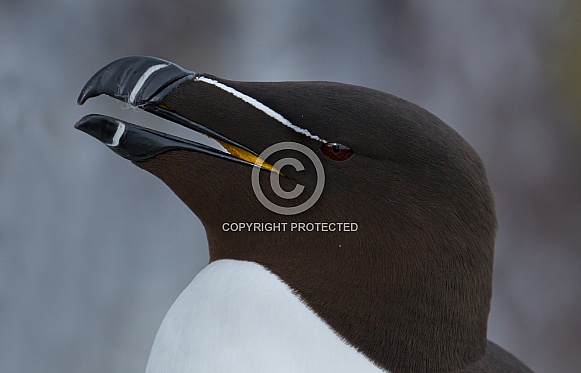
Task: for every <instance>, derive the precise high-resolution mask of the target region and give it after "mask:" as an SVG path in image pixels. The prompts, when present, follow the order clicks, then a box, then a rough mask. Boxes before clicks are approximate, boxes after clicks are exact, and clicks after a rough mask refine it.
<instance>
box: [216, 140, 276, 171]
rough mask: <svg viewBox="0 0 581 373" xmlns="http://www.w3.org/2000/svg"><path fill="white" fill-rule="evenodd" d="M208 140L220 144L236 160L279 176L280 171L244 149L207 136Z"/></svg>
mask: <svg viewBox="0 0 581 373" xmlns="http://www.w3.org/2000/svg"><path fill="white" fill-rule="evenodd" d="M208 137H209V138H211V139H212V140H216V141H218V142H219V143H220V145H222V146H223V147H224V148H225V149H226V150H228V152H229V153H230V154H231V155H232V156H234V157H236V158H238V159H242V160H244V161H246V162H250V163H254V164H255V165H257V166H258V167H262V168H264V169H267V170H269V171H274V172H276V173H278V174H280V171H279V170H277V169H276V168H274V166H273V165H271V164H270V163H267V162H266V161H265V160H264V159H261V158H260V157H257V156H255V155H254V154H252V153H250V152H248V151H246V150H244V149H240V148H239V147H237V146H234V145H232V144H228V143H226V142H224V141H221V140H217V139H214V138H212V137H210V136H208Z"/></svg>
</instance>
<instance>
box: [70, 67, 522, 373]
mask: <svg viewBox="0 0 581 373" xmlns="http://www.w3.org/2000/svg"><path fill="white" fill-rule="evenodd" d="M152 60H153V59H152ZM159 61H160V60H157V59H155V60H153V61H149V62H148V63H146V64H145V65H146V66H150V65H152V64H154V63H159ZM126 62H127V61H126ZM143 62H144V61H141V63H143ZM116 63H118V62H116ZM127 63H128V62H127ZM119 66H124V67H123V68H125V69H127V66H125V65H123V64H121V65H119ZM119 66H117V67H116V69H119V68H120V67H119ZM174 66H175V65H174ZM172 74H173V75H172V76H173V78H172V79H173V80H172V81H169V82H168V83H169V84H168V83H165V84H163V85H162V86H160V87H153V88H152V87H149V86H148V89H149V92H157V93H152V94H149V96H150V97H146V98H144V99H143V102H139V104H140V105H144V107H145V109H146V110H150V111H153V112H156V113H157V114H159V115H162V116H164V117H166V118H170V119H173V120H176V118H178V121H179V122H180V123H182V124H183V123H184V122H192V123H197V124H200V125H202V126H203V127H204V128H206V129H208V130H210V131H212V133H218V134H220V135H221V136H223V137H224V138H226V139H229V140H232V141H235V142H236V143H237V144H240V145H242V146H244V147H246V148H248V149H249V150H250V151H253V152H255V153H256V154H258V153H260V152H262V151H263V150H264V149H266V148H267V147H268V146H270V145H272V144H275V143H278V142H282V141H293V142H297V143H301V144H303V145H306V146H308V147H309V148H311V150H313V151H314V152H315V153H316V154H317V155H318V156H319V158H320V160H321V162H322V163H323V166H324V169H325V175H326V183H325V190H324V193H323V194H322V196H321V198H320V200H319V201H318V202H317V203H316V204H315V205H314V206H313V207H312V208H311V209H309V210H307V211H306V212H304V213H301V214H299V215H293V216H284V215H278V214H276V213H273V212H271V211H269V210H267V209H266V208H264V207H263V206H262V205H261V204H260V202H259V201H258V200H257V199H256V198H255V196H254V194H253V190H252V186H251V172H252V167H250V166H249V165H247V164H243V163H237V162H230V161H228V160H225V159H224V158H221V157H219V156H211V155H208V154H204V153H203V152H200V151H197V150H196V149H194V148H192V149H188V148H186V147H183V148H181V147H180V146H178V145H179V144H178V145H176V144H175V143H172V145H171V146H170V145H168V144H165V145H164V144H163V143H160V144H161V145H160V144H157V145H155V146H156V147H155V150H156V151H153V150H151V154H152V156H150V157H148V156H145V157H141V158H139V159H137V158H135V157H134V158H132V157H131V154H127V152H125V153H123V154H122V155H124V156H126V157H127V158H129V159H131V160H133V161H134V163H135V164H136V165H137V166H138V167H141V168H143V169H145V170H147V171H149V172H151V173H152V174H154V175H156V176H157V177H159V178H160V179H161V180H163V181H164V182H165V183H166V184H167V185H168V186H169V187H170V188H171V189H172V190H173V191H174V192H175V193H176V194H177V195H178V196H179V197H180V198H181V199H182V201H184V203H186V205H188V207H189V208H190V209H191V210H192V211H193V212H194V213H195V214H196V215H197V216H198V217H199V218H200V220H201V221H202V222H203V224H204V226H205V228H206V232H207V236H208V241H209V247H210V257H211V260H212V261H214V260H219V259H237V260H247V261H253V262H256V263H259V264H261V265H263V266H264V267H266V268H267V269H268V270H270V271H272V272H273V273H274V274H276V275H277V276H279V277H280V278H281V279H282V280H283V281H284V282H285V283H287V284H288V285H289V286H290V287H291V288H292V289H293V290H294V291H295V292H296V294H297V295H298V296H299V297H300V298H301V299H302V300H303V302H304V303H305V304H307V305H308V306H309V307H310V308H311V309H312V310H313V311H314V312H315V313H316V314H317V315H319V316H320V317H321V318H322V319H323V320H325V321H326V322H327V323H328V324H329V325H330V326H331V327H332V328H333V329H334V330H335V331H336V333H337V334H338V335H339V336H341V337H342V338H344V339H345V340H346V341H347V342H348V343H349V344H351V345H352V346H354V347H355V348H357V349H358V350H359V351H360V352H362V353H363V354H365V355H366V356H367V357H368V358H369V359H371V360H372V361H373V362H374V363H375V364H376V365H377V366H379V367H382V368H384V369H388V370H389V371H391V372H529V371H530V370H529V369H528V368H526V366H524V365H523V364H522V363H520V362H519V361H518V360H516V359H515V358H514V357H513V356H512V355H510V354H509V353H507V352H506V351H504V350H502V349H501V348H500V347H498V346H496V345H495V344H493V343H491V342H489V341H488V340H487V338H486V329H487V319H488V313H489V309H490V298H491V289H492V260H493V248H494V236H495V229H496V218H495V212H494V202H493V197H492V193H491V191H490V188H489V186H488V181H487V178H486V173H485V170H484V167H483V165H482V162H481V161H480V159H479V157H478V155H477V154H476V152H475V151H474V150H473V149H472V147H470V145H468V144H467V143H466V142H465V141H464V140H463V139H462V137H461V136H460V135H458V134H457V133H456V132H455V131H454V130H453V129H451V128H450V127H449V126H447V125H446V124H445V123H443V122H442V121H441V120H439V119H438V118H436V117H435V116H434V115H432V114H430V113H429V112H427V111H426V110H424V109H422V108H420V107H418V106H416V105H414V104H412V103H409V102H407V101H405V100H403V99H400V98H397V97H395V96H392V95H389V94H386V93H382V92H378V91H375V90H371V89H367V88H362V87H356V86H351V85H345V84H339V83H329V82H279V83H248V82H234V81H228V80H224V79H220V78H217V77H213V76H210V75H205V74H198V75H196V76H202V75H203V76H204V77H206V78H208V79H212V80H216V81H218V82H220V83H222V84H224V85H226V86H228V87H231V88H233V89H235V90H236V91H238V92H241V93H243V94H245V95H247V96H250V97H252V98H254V99H256V100H258V101H259V102H261V103H263V104H264V105H266V106H268V107H269V108H271V109H272V110H274V111H276V112H277V113H279V114H280V115H282V116H283V117H284V118H286V119H288V120H289V121H290V122H292V123H293V124H294V125H296V126H298V127H301V128H303V129H306V130H308V131H309V132H310V133H313V134H316V135H317V136H319V137H321V138H323V139H327V140H329V141H332V142H337V143H340V144H344V145H346V146H348V147H349V148H351V149H352V150H353V156H352V157H351V158H349V159H348V160H346V161H343V162H336V161H333V160H331V159H329V158H328V157H325V156H324V155H323V153H322V152H321V149H320V147H321V143H320V142H319V141H317V140H315V139H311V138H308V137H306V136H304V135H303V134H301V133H298V132H297V131H294V130H293V129H292V128H289V127H285V126H283V125H281V124H280V123H279V122H277V120H276V119H274V118H273V117H271V116H268V115H265V114H264V113H263V112H261V111H259V110H257V109H256V108H255V107H252V106H251V105H249V104H248V103H246V102H244V101H242V100H240V99H239V98H237V97H235V96H233V95H232V94H230V93H228V92H226V91H224V90H222V89H220V88H218V87H216V86H214V85H209V84H204V83H201V82H199V81H197V80H196V79H191V78H189V79H186V78H183V77H184V76H187V75H185V74H182V73H181V72H179V71H178V73H176V70H175V69H174V70H172ZM192 74H193V73H192ZM121 75H122V74H121ZM116 76H119V74H117V75H116ZM157 81H158V82H159V81H160V78H159V77H158V79H157ZM89 84H90V83H89ZM99 84H103V85H104V86H107V84H109V83H107V81H103V82H101V81H100V83H99ZM110 84H112V85H113V84H115V82H114V81H112V82H110ZM156 84H159V83H156ZM129 88H131V87H129ZM154 88H155V89H154ZM89 91H90V89H85V90H84V92H85V96H84V97H83V99H81V101H84V99H86V98H87V96H91V95H97V94H100V93H107V94H111V92H108V91H107V90H106V89H102V88H101V89H97V90H94V92H92V93H90V94H87V92H89ZM128 91H130V89H128ZM111 95H113V94H111ZM114 96H115V95H114ZM115 97H117V98H120V99H124V100H125V101H127V97H128V93H127V94H126V93H124V91H123V90H119V91H118V92H117V95H116V96H115ZM160 110H161V111H160ZM100 120H103V119H102V118H101V119H100ZM107 120H108V119H107ZM93 122H94V119H91V118H89V119H86V120H85V121H84V122H83V123H84V124H81V125H79V127H81V129H83V128H88V127H90V125H89V124H87V123H93ZM127 126H128V127H129V130H131V131H137V130H136V129H134V128H135V127H132V126H131V125H130V124H127ZM92 128H93V127H92ZM92 131H93V130H92ZM126 131H127V130H126ZM139 131H141V130H139ZM87 132H90V131H88V130H87ZM92 133H93V132H92ZM139 133H142V132H139ZM147 133H148V135H147V136H150V133H149V132H147ZM93 134H94V133H93ZM151 136H153V135H151ZM156 136H157V135H156ZM97 137H98V136H97ZM139 144H140V145H139V146H141V148H144V147H145V148H146V150H147V149H149V148H147V146H148V145H143V143H142V142H140V143H139ZM133 146H135V145H132V144H129V143H122V144H120V146H119V147H120V148H123V147H125V148H127V147H129V148H131V149H132V147H133ZM150 147H151V146H150ZM160 149H161V150H163V151H160ZM113 150H115V151H117V152H120V150H119V149H115V148H113ZM148 151H149V150H148ZM145 153H146V154H147V151H146V152H145ZM287 156H290V153H288V152H280V153H277V154H275V155H273V156H272V158H269V159H267V161H268V162H269V163H271V164H274V162H276V161H277V160H279V159H282V158H284V157H287ZM293 156H295V157H299V158H300V156H297V155H296V154H293ZM303 164H308V162H303ZM283 173H284V177H282V178H281V182H282V184H283V188H284V187H285V186H286V188H288V189H292V188H293V186H294V185H296V183H300V184H302V185H304V186H305V187H306V190H307V191H309V190H312V189H313V188H314V184H315V177H314V176H315V174H314V170H313V169H309V168H307V169H306V170H304V171H302V172H296V171H295V170H292V169H289V170H284V172H283ZM269 175H270V171H268V170H265V169H262V170H261V181H262V182H264V183H265V185H266V183H268V179H269ZM308 194H309V193H306V195H308ZM268 197H269V198H276V196H275V195H274V194H272V193H270V194H269V195H268ZM279 202H280V203H281V204H284V203H290V202H285V201H282V200H281V201H279ZM225 221H235V222H261V221H263V222H287V223H290V222H306V221H308V222H321V221H345V222H356V223H357V224H358V226H359V230H358V231H357V232H343V233H334V234H323V233H319V234H313V233H309V232H305V233H297V232H277V233H276V234H260V235H256V234H252V233H249V232H224V231H223V230H222V224H223V223H224V222H225Z"/></svg>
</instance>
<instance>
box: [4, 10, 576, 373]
mask: <svg viewBox="0 0 581 373" xmlns="http://www.w3.org/2000/svg"><path fill="white" fill-rule="evenodd" d="M580 20H581V5H580V4H579V2H577V1H566V0H558V1H541V0H520V1H500V0H492V1H476V2H459V1H452V0H440V1H432V2H427V1H413V0H400V1H379V0H377V1H362V0H360V1H334V2H331V1H318V2H315V1H308V0H294V1H265V0H264V1H261V0H253V1H234V0H214V1H185V0H168V1H165V2H157V3H153V2H149V3H145V2H140V1H125V2H115V1H111V0H108V1H73V0H60V1H41V0H2V1H1V2H0V372H6V373H11V372H49V373H50V372H59V373H60V372H142V371H143V370H144V368H145V364H146V362H147V356H148V353H149V348H150V346H151V344H152V341H153V338H154V336H155V332H156V330H157V328H158V326H159V324H160V322H161V320H162V318H163V317H164V315H165V312H166V311H167V309H168V308H169V306H170V305H171V303H172V302H173V300H174V299H175V298H176V297H177V295H178V294H179V293H180V291H181V290H182V289H183V288H184V287H185V286H186V285H187V284H188V283H189V282H190V281H191V279H192V278H193V277H194V275H195V274H196V273H197V272H198V271H199V270H200V269H201V268H203V266H204V265H205V264H206V263H207V261H208V254H207V244H206V238H205V234H204V231H203V229H202V226H201V223H200V222H199V221H198V220H197V219H196V217H195V216H194V215H193V214H192V213H191V212H190V211H189V210H188V209H187V208H186V207H185V206H184V205H183V204H182V203H181V202H180V201H179V200H178V199H177V197H175V196H174V195H173V194H172V193H171V191H170V190H169V189H168V188H166V187H165V186H164V185H163V184H162V183H161V182H160V181H159V180H157V179H156V178H154V177H153V176H151V175H149V174H146V173H145V172H144V171H141V170H139V169H138V168H136V167H134V166H133V165H131V164H130V163H129V162H127V161H126V160H124V159H122V158H120V157H118V156H116V155H115V154H114V153H113V152H111V151H109V150H107V149H106V147H104V146H102V145H101V144H100V143H98V142H97V141H95V140H94V139H92V138H91V137H89V136H87V135H85V134H83V133H81V132H78V131H75V130H74V129H73V124H74V123H75V122H76V121H77V120H78V119H79V118H80V117H81V116H83V115H84V114H88V113H91V112H97V113H105V114H109V115H113V116H117V117H120V118H123V119H127V120H129V121H133V122H137V123H140V124H145V125H150V126H153V127H156V128H162V129H165V130H171V131H172V132H173V133H177V134H183V133H182V132H180V130H181V129H180V128H175V127H177V126H172V125H168V124H167V123H163V122H162V121H161V120H159V119H157V118H155V117H153V116H152V115H148V114H146V113H143V112H135V111H133V110H128V109H127V108H124V107H123V106H122V105H121V104H120V103H119V102H117V101H114V100H113V99H107V98H104V97H100V98H97V99H94V100H91V101H89V102H88V104H86V105H85V106H84V107H78V106H77V105H76V104H75V100H76V96H77V94H78V93H79V91H80V89H81V87H82V86H83V85H84V83H85V82H86V81H87V80H88V78H89V77H90V76H91V75H92V74H93V73H94V72H96V71H97V70H98V69H99V68H101V67H102V66H104V65H105V64H107V63H109V62H110V61H112V60H114V59H116V58H119V57H123V56H127V55H134V54H141V55H153V56H159V57H162V58H165V59H168V60H171V61H174V62H176V63H178V64H180V65H182V66H184V67H186V68H189V69H192V70H195V71H199V72H208V73H212V74H216V75H218V76H221V77H224V78H229V79H236V80H333V81H340V82H346V83H352V84H358V85H364V86H368V87H372V88H376V89H380V90H383V91H387V92H390V93H393V94H395V95H398V96H401V97H403V98H406V99H408V100H410V101H412V102H415V103H417V104H419V105H421V106H423V107H425V108H427V109H428V110H430V111H431V112H433V113H434V114H436V115H438V116H439V117H441V118H442V119H443V120H444V121H446V122H447V123H449V124H450V125H451V126H452V127H454V128H455V129H456V130H457V131H459V132H460V134H462V135H463V136H464V137H465V138H466V139H467V140H468V141H469V142H470V143H471V144H472V145H473V146H474V147H475V148H476V149H477V151H478V152H479V153H480V155H481V157H482V158H483V160H484V163H485V164H486V166H487V169H488V173H489V179H490V182H491V184H492V188H493V190H494V192H495V195H496V200H497V207H498V215H499V220H500V229H499V231H498V239H497V246H496V256H495V277H494V298H493V307H492V313H491V316H490V325H489V338H490V339H492V340H494V341H496V342H497V343H499V344H500V345H502V346H504V347H505V348H507V349H508V350H510V351H512V352H513V353H514V354H516V355H517V356H518V357H519V358H521V359H522V360H523V361H525V362H526V363H527V364H528V365H530V367H531V368H533V369H534V370H536V371H537V372H560V373H566V372H579V371H580V369H581V368H580V367H581V353H580V351H581V297H580V291H581V229H580V228H581V224H580V223H581V169H580V168H581V167H580V166H581V119H580V118H581V100H580V98H581V21H580ZM164 126H165V127H164Z"/></svg>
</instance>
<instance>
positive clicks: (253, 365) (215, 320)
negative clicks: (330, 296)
mask: <svg viewBox="0 0 581 373" xmlns="http://www.w3.org/2000/svg"><path fill="white" fill-rule="evenodd" d="M161 372H168V373H169V372H171V373H182V372H183V373H194V372H195V373H198V372H208V373H210V372H211V373H220V372H236V373H250V372H252V373H260V372H265V373H266V372H268V373H270V372H276V373H286V372H301V373H306V372H313V373H315V372H317V373H321V372H333V373H339V372H345V373H347V372H349V373H351V372H360V373H372V372H374V373H379V372H384V371H383V370H381V369H379V368H377V367H376V366H375V365H373V364H372V363H371V362H370V361H369V360H368V359H367V358H366V357H365V356H364V355H362V354H360V353H359V352H357V351H356V350H355V349H354V348H353V347H351V346H349V345H347V344H346V343H345V342H343V341H342V340H341V339H340V338H339V337H338V336H337V335H336V334H335V333H334V332H333V331H332V330H331V329H330V328H329V327H328V326H327V324H325V323H324V322H323V321H322V320H321V319H320V318H318V317H317V316H316V315H315V314H314V313H313V312H312V311H311V310H310V309H309V308H308V307H307V306H306V305H305V304H303V303H302V302H301V301H300V300H299V298H297V297H296V296H295V295H294V294H293V293H292V291H291V289H290V288H289V287H288V286H287V285H286V284H284V283H283V282H282V281H281V280H280V279H279V278H278V277H276V276H275V275H273V274H272V273H270V272H269V271H267V270H266V269H265V268H264V267H262V266H260V265H258V264H256V263H252V262H243V261H235V260H219V261H216V262H213V263H211V264H210V265H208V266H207V267H206V268H204V270H202V271H201V272H200V273H199V274H198V275H197V276H196V278H195V279H194V280H193V281H192V282H191V283H190V285H188V287H187V288H186V289H185V290H184V291H183V292H182V294H181V295H180V296H179V297H178V299H177V300H176V301H175V303H174V304H173V306H172V307H171V309H170V310H169V312H168V313H167V315H166V317H165V319H164V320H163V322H162V324H161V327H160V328H159V331H158V332H157V336H156V338H155V342H154V344H153V347H152V350H151V355H150V356H149V361H148V364H147V373H161Z"/></svg>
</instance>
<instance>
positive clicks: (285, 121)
mask: <svg viewBox="0 0 581 373" xmlns="http://www.w3.org/2000/svg"><path fill="white" fill-rule="evenodd" d="M195 80H196V81H199V82H204V83H208V84H211V85H213V86H216V87H218V88H220V89H222V90H224V91H226V92H228V93H230V94H232V95H234V96H235V97H238V98H239V99H241V100H242V101H244V102H246V103H248V104H250V105H252V106H254V107H255V108H257V109H258V110H260V111H262V112H263V113H265V114H266V115H268V116H269V117H271V118H274V119H276V120H277V121H279V122H280V123H282V124H283V125H285V126H287V127H289V128H290V129H292V130H294V131H295V132H298V133H300V134H301V135H305V136H307V137H310V138H311V139H313V140H317V141H320V142H322V143H325V144H326V143H327V142H328V141H326V140H324V139H322V138H320V137H319V136H317V135H313V134H312V133H310V132H309V130H307V129H304V128H301V127H299V126H296V125H294V124H292V123H291V122H290V121H289V120H288V119H286V118H285V117H283V116H282V115H280V114H279V113H277V112H276V111H274V110H272V109H271V108H269V107H268V106H266V105H264V104H263V103H262V102H260V101H258V100H256V99H255V98H252V97H250V96H248V95H245V94H244V93H242V92H238V91H237V90H235V89H234V88H232V87H229V86H227V85H226V84H223V83H220V82H218V81H216V80H213V79H209V78H206V77H203V76H197V77H196V78H195Z"/></svg>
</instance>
